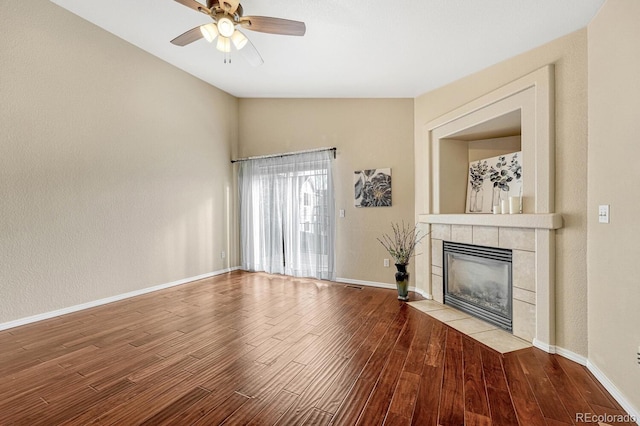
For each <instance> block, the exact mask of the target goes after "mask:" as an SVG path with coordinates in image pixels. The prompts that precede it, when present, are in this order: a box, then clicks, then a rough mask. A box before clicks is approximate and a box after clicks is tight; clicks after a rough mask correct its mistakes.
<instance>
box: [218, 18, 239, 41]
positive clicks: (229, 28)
mask: <svg viewBox="0 0 640 426" xmlns="http://www.w3.org/2000/svg"><path fill="white" fill-rule="evenodd" d="M234 31H235V24H234V23H233V21H232V20H231V19H230V18H229V17H228V16H226V15H225V16H221V17H219V18H218V32H219V33H220V35H221V36H223V37H231V36H232V35H233V32H234Z"/></svg>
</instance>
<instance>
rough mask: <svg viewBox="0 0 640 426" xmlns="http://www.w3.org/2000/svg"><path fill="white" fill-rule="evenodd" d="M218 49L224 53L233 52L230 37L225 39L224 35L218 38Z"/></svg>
mask: <svg viewBox="0 0 640 426" xmlns="http://www.w3.org/2000/svg"><path fill="white" fill-rule="evenodd" d="M216 49H218V50H219V51H221V52H224V53H229V52H231V40H230V39H229V38H228V37H223V36H222V35H220V37H218V44H217V45H216Z"/></svg>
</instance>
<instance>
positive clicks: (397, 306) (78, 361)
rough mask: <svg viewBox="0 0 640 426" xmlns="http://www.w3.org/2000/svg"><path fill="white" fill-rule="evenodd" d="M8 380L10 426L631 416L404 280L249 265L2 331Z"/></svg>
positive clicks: (567, 368)
mask: <svg viewBox="0 0 640 426" xmlns="http://www.w3.org/2000/svg"><path fill="white" fill-rule="evenodd" d="M0 379H1V380H0V425H3V426H4V425H14V424H15V425H58V424H63V425H85V424H94V423H99V424H101V425H132V424H145V425H160V424H171V425H191V424H197V425H216V424H221V423H224V424H228V425H244V424H247V425H249V424H250V425H274V424H278V425H290V424H308V425H326V424H336V425H355V424H359V425H373V424H383V423H384V424H386V425H409V424H414V425H436V424H440V425H462V424H467V425H517V424H520V425H527V426H528V425H562V424H576V413H583V412H584V413H592V414H593V415H596V414H611V415H616V414H624V412H623V410H622V408H621V407H620V406H619V405H618V404H617V403H616V402H615V400H614V399H613V398H612V397H611V396H610V395H609V394H608V393H607V392H606V391H605V390H604V388H603V387H602V386H601V385H600V384H599V383H598V382H597V381H596V380H595V379H594V378H593V377H592V376H591V374H590V373H589V372H588V371H587V370H586V369H585V368H584V367H582V366H580V365H578V364H575V363H573V362H571V361H568V360H566V359H564V358H562V357H559V356H554V355H548V354H546V353H544V352H542V351H540V350H538V349H524V350H521V351H517V352H512V353H509V354H506V355H505V356H502V355H500V354H499V353H497V352H494V351H493V350H491V349H488V348H487V347H485V346H483V345H481V344H480V343H477V342H475V341H474V340H471V339H470V338H468V337H466V336H464V335H462V334H460V333H459V332H458V331H456V330H454V329H451V328H449V327H448V326H446V325H444V324H443V323H440V322H438V321H436V320H434V319H432V318H431V317H429V316H427V315H425V314H423V313H421V312H418V311H416V310H414V309H412V308H410V307H409V306H407V305H406V304H404V303H401V302H398V301H397V300H396V294H395V292H394V291H391V290H384V289H376V288H366V287H365V288H362V289H359V288H354V287H353V286H346V285H341V284H334V283H327V282H323V281H314V280H306V279H294V278H287V277H281V276H270V275H267V274H249V273H243V272H234V273H231V274H226V275H222V276H218V277H215V278H212V279H207V280H202V281H198V282H194V283H190V284H185V285H182V286H178V287H173V288H170V289H167V290H163V291H159V292H155V293H150V294H147V295H144V296H139V297H136V298H132V299H127V300H124V301H121V302H116V303H112V304H109V305H105V306H101V307H98V308H94V309H90V310H85V311H82V312H78V313H74V314H69V315H65V316H63V317H58V318H54V319H50V320H47V321H42V322H39V323H35V324H31V325H26V326H23V327H19V328H14V329H11V330H5V331H2V332H0ZM578 424H580V423H578ZM628 424H633V423H628Z"/></svg>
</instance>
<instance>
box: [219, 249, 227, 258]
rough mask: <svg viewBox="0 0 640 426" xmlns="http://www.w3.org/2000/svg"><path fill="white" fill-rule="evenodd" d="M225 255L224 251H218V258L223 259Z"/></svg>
mask: <svg viewBox="0 0 640 426" xmlns="http://www.w3.org/2000/svg"><path fill="white" fill-rule="evenodd" d="M225 257H227V253H225V252H224V251H221V252H220V259H224V258H225Z"/></svg>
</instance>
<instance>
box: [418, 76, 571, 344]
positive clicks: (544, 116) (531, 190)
mask: <svg viewBox="0 0 640 426" xmlns="http://www.w3.org/2000/svg"><path fill="white" fill-rule="evenodd" d="M553 74H554V69H553V66H551V65H549V66H546V67H544V68H541V69H539V70H537V71H535V72H533V73H531V74H529V75H526V76H524V77H522V78H520V79H518V80H516V81H514V82H512V83H509V84H508V85H506V86H504V87H502V88H500V89H497V90H495V91H494V92H491V93H489V94H487V95H485V96H483V97H481V98H478V99H476V100H474V101H472V102H470V103H469V104H466V105H464V106H462V107H460V108H458V109H456V110H454V111H452V112H450V113H448V114H445V115H444V116H442V117H440V118H438V119H436V120H434V121H432V122H430V123H427V124H425V125H424V126H423V132H422V135H421V136H419V137H417V138H416V144H415V157H416V162H415V166H416V193H415V198H416V217H417V220H418V226H419V229H420V230H421V231H422V232H425V233H426V232H429V236H428V237H427V238H425V240H424V241H423V244H422V252H423V254H424V255H423V256H418V257H417V258H416V287H417V289H418V291H421V292H422V293H423V294H424V295H425V296H427V298H433V300H434V301H435V302H440V303H442V302H443V264H442V263H443V253H442V247H443V241H452V242H459V243H465V244H474V245H479V246H485V247H498V248H505V249H511V250H512V253H513V265H512V266H513V334H514V335H515V336H517V337H519V338H521V339H523V340H526V341H528V342H531V343H532V344H533V345H535V346H537V347H538V348H540V349H543V350H545V351H547V352H553V351H554V349H555V346H554V345H555V300H554V293H555V233H556V229H559V228H561V227H562V216H561V215H560V214H558V213H555V212H554V168H555V163H554V151H555V150H554V137H553V129H554V90H553V80H554V79H553ZM514 129H515V130H514ZM513 135H518V136H519V137H520V147H521V150H522V153H523V193H522V196H523V210H524V212H523V214H514V215H493V214H465V213H464V212H465V200H466V187H467V174H468V166H469V158H470V157H471V150H472V146H473V145H472V144H474V143H476V142H475V141H482V140H489V139H491V138H500V137H504V136H513ZM505 153H506V152H505Z"/></svg>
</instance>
